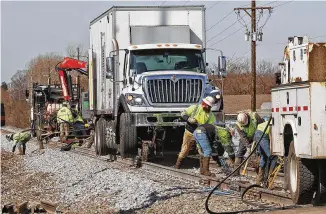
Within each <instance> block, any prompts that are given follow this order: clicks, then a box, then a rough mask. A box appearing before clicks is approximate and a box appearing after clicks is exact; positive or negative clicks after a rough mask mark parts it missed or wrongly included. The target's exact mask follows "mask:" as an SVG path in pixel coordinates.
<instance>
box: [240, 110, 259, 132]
mask: <svg viewBox="0 0 326 214" xmlns="http://www.w3.org/2000/svg"><path fill="white" fill-rule="evenodd" d="M237 126H238V128H239V129H240V130H241V131H243V132H244V133H245V134H246V137H247V138H252V137H253V136H254V134H255V131H256V129H257V126H258V124H257V118H256V114H255V112H249V125H247V126H241V125H240V124H239V123H238V122H237Z"/></svg>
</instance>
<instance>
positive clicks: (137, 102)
mask: <svg viewBox="0 0 326 214" xmlns="http://www.w3.org/2000/svg"><path fill="white" fill-rule="evenodd" d="M125 97H126V101H127V103H128V104H129V105H132V106H141V105H143V104H144V99H143V96H142V95H141V94H126V95H125Z"/></svg>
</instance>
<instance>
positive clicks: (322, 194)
mask: <svg viewBox="0 0 326 214" xmlns="http://www.w3.org/2000/svg"><path fill="white" fill-rule="evenodd" d="M325 165H326V160H318V177H319V179H318V188H317V200H318V202H320V203H326V168H325Z"/></svg>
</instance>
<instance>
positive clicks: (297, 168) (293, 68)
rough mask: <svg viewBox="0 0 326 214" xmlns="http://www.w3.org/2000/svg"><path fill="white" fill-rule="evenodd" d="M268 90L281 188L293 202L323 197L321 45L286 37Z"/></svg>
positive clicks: (325, 84) (325, 71)
mask: <svg viewBox="0 0 326 214" xmlns="http://www.w3.org/2000/svg"><path fill="white" fill-rule="evenodd" d="M288 42H289V43H288V45H287V46H286V48H285V51H284V61H283V62H282V63H280V65H281V72H280V73H279V75H277V76H278V78H277V84H278V86H277V87H275V88H273V89H272V141H271V151H272V153H273V154H275V155H279V156H284V157H285V160H286V161H285V167H284V169H285V186H286V188H288V189H289V190H290V192H291V195H292V200H293V202H294V203H296V204H306V203H311V202H312V200H313V197H314V195H315V194H314V193H317V194H316V195H315V198H316V199H317V200H322V201H325V198H326V197H325V188H326V43H310V42H309V41H308V37H306V36H304V37H290V38H289V39H288Z"/></svg>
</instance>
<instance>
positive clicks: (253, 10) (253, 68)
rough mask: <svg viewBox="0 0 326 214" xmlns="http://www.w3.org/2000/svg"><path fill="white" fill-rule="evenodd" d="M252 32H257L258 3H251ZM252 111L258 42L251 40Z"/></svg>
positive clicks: (252, 106)
mask: <svg viewBox="0 0 326 214" xmlns="http://www.w3.org/2000/svg"><path fill="white" fill-rule="evenodd" d="M251 32H256V1H255V0H252V1H251ZM251 111H256V40H254V39H252V40H251Z"/></svg>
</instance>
